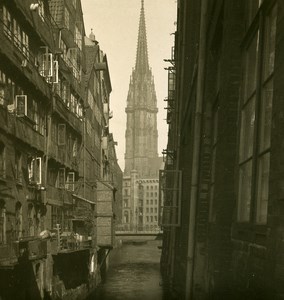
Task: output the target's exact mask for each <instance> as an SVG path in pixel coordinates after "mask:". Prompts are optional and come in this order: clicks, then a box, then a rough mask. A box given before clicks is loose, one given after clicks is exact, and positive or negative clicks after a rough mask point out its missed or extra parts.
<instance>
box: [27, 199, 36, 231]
mask: <svg viewBox="0 0 284 300" xmlns="http://www.w3.org/2000/svg"><path fill="white" fill-rule="evenodd" d="M28 229H29V231H28V235H29V236H34V235H35V209H34V206H33V205H32V204H29V205H28Z"/></svg>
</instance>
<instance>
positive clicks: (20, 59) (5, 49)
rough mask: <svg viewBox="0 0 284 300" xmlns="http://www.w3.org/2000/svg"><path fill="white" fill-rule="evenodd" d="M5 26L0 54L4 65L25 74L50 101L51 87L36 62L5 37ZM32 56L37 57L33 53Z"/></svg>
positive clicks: (0, 33)
mask: <svg viewBox="0 0 284 300" xmlns="http://www.w3.org/2000/svg"><path fill="white" fill-rule="evenodd" d="M3 26H4V25H2V27H1V28H0V40H1V42H2V43H1V49H0V54H2V55H3V56H2V58H3V63H9V65H10V66H11V68H12V69H13V71H14V73H15V74H16V72H17V71H18V72H19V73H21V74H24V75H25V77H26V78H27V79H28V80H29V81H30V82H32V83H33V85H34V86H35V87H36V88H37V89H39V90H40V91H41V92H42V93H43V94H44V95H45V96H46V97H47V98H49V99H50V96H51V91H50V87H49V85H48V84H47V83H46V81H45V79H44V78H43V77H42V76H41V75H40V74H39V72H38V69H37V66H36V65H35V63H34V60H33V59H31V58H30V59H28V58H27V57H26V56H25V55H24V54H23V53H22V51H21V50H20V49H19V48H18V47H17V46H16V45H15V43H14V42H13V41H12V40H11V39H9V38H8V37H7V35H5V33H4V30H3ZM11 35H12V36H14V35H13V33H11ZM31 55H33V56H35V55H34V54H32V53H31ZM2 58H1V59H2Z"/></svg>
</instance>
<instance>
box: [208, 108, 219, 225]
mask: <svg viewBox="0 0 284 300" xmlns="http://www.w3.org/2000/svg"><path fill="white" fill-rule="evenodd" d="M218 111H219V110H218V107H217V106H216V107H215V109H214V110H213V118H212V128H213V132H212V146H211V147H212V148H211V153H212V158H211V177H210V204H209V221H210V222H215V220H216V209H215V203H214V189H215V170H216V149H217V140H218Z"/></svg>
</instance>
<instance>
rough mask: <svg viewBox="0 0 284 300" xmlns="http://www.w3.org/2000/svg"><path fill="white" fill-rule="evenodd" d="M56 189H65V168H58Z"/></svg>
mask: <svg viewBox="0 0 284 300" xmlns="http://www.w3.org/2000/svg"><path fill="white" fill-rule="evenodd" d="M57 179H58V183H57V185H58V187H59V188H61V189H64V188H65V168H60V169H59V171H58V178H57Z"/></svg>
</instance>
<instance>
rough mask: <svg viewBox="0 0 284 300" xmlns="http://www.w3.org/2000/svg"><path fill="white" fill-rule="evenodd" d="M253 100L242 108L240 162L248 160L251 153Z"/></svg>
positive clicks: (253, 119)
mask: <svg viewBox="0 0 284 300" xmlns="http://www.w3.org/2000/svg"><path fill="white" fill-rule="evenodd" d="M254 121H255V98H253V99H252V100H250V102H249V103H248V104H247V105H246V106H245V107H244V108H243V111H242V122H241V137H240V162H242V161H244V160H246V159H248V158H250V157H251V156H252V151H253V137H254Z"/></svg>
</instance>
